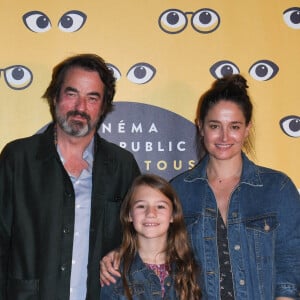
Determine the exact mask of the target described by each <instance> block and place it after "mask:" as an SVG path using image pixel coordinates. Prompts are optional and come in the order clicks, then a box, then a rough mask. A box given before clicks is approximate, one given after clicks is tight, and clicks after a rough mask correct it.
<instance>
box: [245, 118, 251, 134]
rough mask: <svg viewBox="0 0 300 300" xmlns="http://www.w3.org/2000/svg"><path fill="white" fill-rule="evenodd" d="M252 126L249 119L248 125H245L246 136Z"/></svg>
mask: <svg viewBox="0 0 300 300" xmlns="http://www.w3.org/2000/svg"><path fill="white" fill-rule="evenodd" d="M251 128H252V122H251V121H250V122H249V123H248V125H247V126H246V136H245V137H248V136H249V133H250V130H251Z"/></svg>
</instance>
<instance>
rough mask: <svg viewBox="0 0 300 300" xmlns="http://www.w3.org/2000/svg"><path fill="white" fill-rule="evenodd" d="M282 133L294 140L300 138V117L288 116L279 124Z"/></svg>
mask: <svg viewBox="0 0 300 300" xmlns="http://www.w3.org/2000/svg"><path fill="white" fill-rule="evenodd" d="M279 124H280V127H281V129H282V131H283V132H284V133H285V134H286V135H288V136H290V137H294V138H298V137H300V117H299V116H286V117H284V118H282V119H281V120H280V122H279Z"/></svg>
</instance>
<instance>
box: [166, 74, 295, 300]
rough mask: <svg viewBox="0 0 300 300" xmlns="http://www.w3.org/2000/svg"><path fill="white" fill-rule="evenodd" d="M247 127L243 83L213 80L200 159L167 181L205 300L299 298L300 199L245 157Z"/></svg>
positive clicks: (202, 104) (204, 107) (201, 116)
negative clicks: (180, 209)
mask: <svg viewBox="0 0 300 300" xmlns="http://www.w3.org/2000/svg"><path fill="white" fill-rule="evenodd" d="M251 121H252V104H251V101H250V99H249V96H248V94H247V84H246V80H245V79H244V78H243V77H242V76H241V75H232V76H229V77H225V78H223V79H218V80H216V81H215V82H214V84H213V85H212V87H211V89H209V90H208V91H207V92H206V93H205V94H204V95H203V96H202V97H201V99H200V101H199V106H198V111H197V120H196V123H197V125H198V129H199V137H200V144H201V145H202V146H203V148H202V149H203V150H204V151H202V152H203V153H202V156H203V157H201V160H200V163H199V164H198V165H197V166H196V167H195V168H194V169H192V170H190V171H187V172H186V173H183V174H181V175H179V176H178V177H176V178H175V179H173V180H172V182H171V183H172V185H173V187H174V188H175V190H176V191H177V193H178V195H179V198H180V199H181V202H182V206H183V211H184V215H185V221H186V224H187V228H188V232H189V234H190V237H191V241H192V246H193V249H194V252H195V254H196V259H197V261H198V262H199V263H200V264H201V268H202V276H201V287H202V288H203V298H204V299H220V298H221V299H243V300H246V299H249V300H253V299H255V300H259V299H261V300H269V299H270V300H271V299H274V298H276V297H277V298H276V299H299V296H300V293H299V292H300V199H299V193H298V191H297V189H296V187H295V186H294V184H293V183H292V181H291V180H290V179H289V178H288V177H287V176H286V175H285V174H283V173H280V172H278V171H275V170H271V169H267V168H264V167H260V166H257V165H255V164H254V163H253V162H251V161H250V160H249V159H248V158H247V157H246V155H245V154H244V152H243V151H242V149H243V148H244V149H245V150H251V139H249V135H250V132H251V126H252V123H251ZM244 146H245V147H244Z"/></svg>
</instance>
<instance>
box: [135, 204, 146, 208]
mask: <svg viewBox="0 0 300 300" xmlns="http://www.w3.org/2000/svg"><path fill="white" fill-rule="evenodd" d="M136 208H144V205H141V204H140V205H137V206H136Z"/></svg>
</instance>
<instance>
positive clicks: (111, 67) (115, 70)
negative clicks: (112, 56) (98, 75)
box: [106, 63, 122, 81]
mask: <svg viewBox="0 0 300 300" xmlns="http://www.w3.org/2000/svg"><path fill="white" fill-rule="evenodd" d="M106 65H107V67H108V69H109V70H111V72H112V73H113V75H114V77H115V79H116V80H117V81H118V80H119V79H120V78H121V76H122V75H121V72H120V70H119V69H118V68H117V67H116V66H115V65H113V64H109V63H107V64H106Z"/></svg>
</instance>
